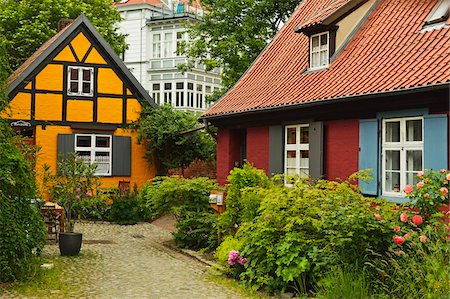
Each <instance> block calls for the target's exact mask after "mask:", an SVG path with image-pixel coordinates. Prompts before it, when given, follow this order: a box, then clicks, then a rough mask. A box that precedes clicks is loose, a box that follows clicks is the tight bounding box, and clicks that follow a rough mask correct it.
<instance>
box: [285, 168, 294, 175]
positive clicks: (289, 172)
mask: <svg viewBox="0 0 450 299" xmlns="http://www.w3.org/2000/svg"><path fill="white" fill-rule="evenodd" d="M286 174H287V175H293V174H297V169H296V168H288V169H287V173H286Z"/></svg>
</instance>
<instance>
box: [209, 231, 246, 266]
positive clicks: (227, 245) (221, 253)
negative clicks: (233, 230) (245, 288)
mask: <svg viewBox="0 0 450 299" xmlns="http://www.w3.org/2000/svg"><path fill="white" fill-rule="evenodd" d="M241 247H242V240H239V239H238V238H235V237H234V236H226V237H225V238H224V240H223V241H222V243H220V245H219V247H217V249H216V252H215V253H214V256H215V257H216V258H217V261H218V262H219V263H220V264H222V265H223V266H229V265H228V263H227V261H228V255H229V253H230V251H231V250H236V251H239V250H241Z"/></svg>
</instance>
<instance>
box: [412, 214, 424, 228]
mask: <svg viewBox="0 0 450 299" xmlns="http://www.w3.org/2000/svg"><path fill="white" fill-rule="evenodd" d="M422 222H423V219H422V216H420V215H415V216H414V217H413V218H412V223H414V224H415V225H417V226H419V225H421V224H422Z"/></svg>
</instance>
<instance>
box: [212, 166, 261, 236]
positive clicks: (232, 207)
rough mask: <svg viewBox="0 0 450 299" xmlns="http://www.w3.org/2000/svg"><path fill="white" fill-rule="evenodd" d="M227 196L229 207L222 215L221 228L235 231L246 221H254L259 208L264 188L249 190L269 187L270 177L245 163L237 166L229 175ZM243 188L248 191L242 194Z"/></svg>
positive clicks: (225, 230)
mask: <svg viewBox="0 0 450 299" xmlns="http://www.w3.org/2000/svg"><path fill="white" fill-rule="evenodd" d="M228 182H229V185H228V189H227V197H226V205H227V209H226V211H225V213H223V214H222V215H221V216H220V220H219V221H220V228H221V230H223V232H224V233H229V231H230V230H231V232H233V231H235V230H236V228H237V227H238V226H239V225H240V224H241V223H242V222H245V221H252V220H253V219H254V217H255V216H256V214H257V211H258V209H259V205H260V201H261V198H262V197H263V194H259V192H260V191H262V190H263V189H252V190H247V189H248V188H250V187H263V188H264V187H268V186H269V178H268V177H267V176H266V175H265V173H264V171H262V170H260V169H256V168H254V167H252V166H251V165H250V164H245V165H244V166H243V167H242V168H235V169H233V170H232V171H231V172H230V175H229V176H228ZM243 190H246V191H248V192H247V193H246V196H245V197H243V196H242V192H243ZM263 192H264V191H263Z"/></svg>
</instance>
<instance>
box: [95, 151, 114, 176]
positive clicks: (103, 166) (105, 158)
mask: <svg viewBox="0 0 450 299" xmlns="http://www.w3.org/2000/svg"><path fill="white" fill-rule="evenodd" d="M110 160H111V159H110V156H109V153H103V152H95V161H94V162H95V163H96V164H97V170H96V173H98V174H109V173H110V169H109V162H110Z"/></svg>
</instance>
